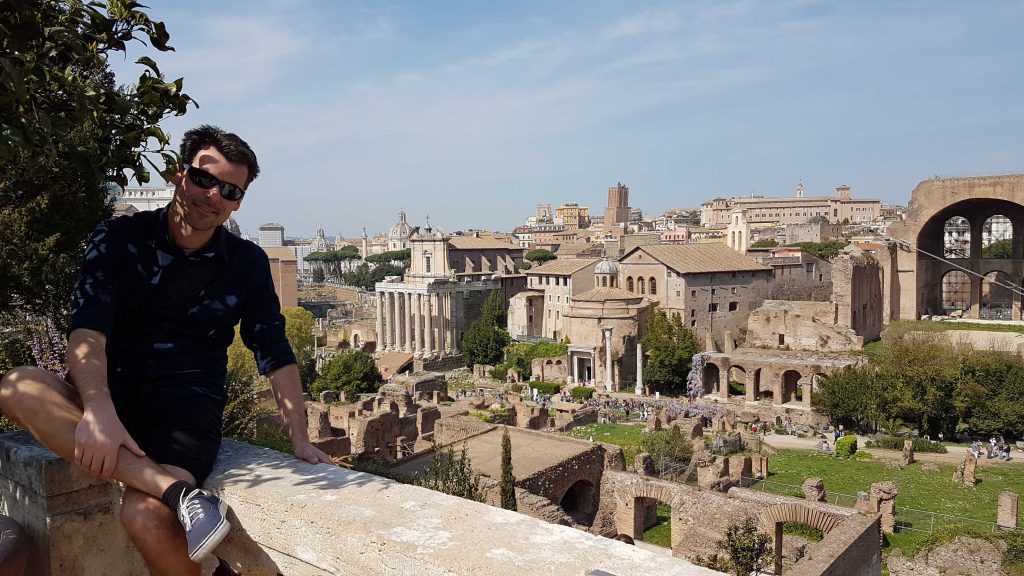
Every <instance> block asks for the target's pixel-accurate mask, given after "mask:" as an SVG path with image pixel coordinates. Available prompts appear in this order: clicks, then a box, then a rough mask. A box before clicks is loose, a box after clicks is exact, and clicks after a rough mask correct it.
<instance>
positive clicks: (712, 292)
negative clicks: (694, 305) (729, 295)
mask: <svg viewBox="0 0 1024 576" xmlns="http://www.w3.org/2000/svg"><path fill="white" fill-rule="evenodd" d="M711 295H712V296H714V295H715V289H714V288H712V289H711Z"/></svg>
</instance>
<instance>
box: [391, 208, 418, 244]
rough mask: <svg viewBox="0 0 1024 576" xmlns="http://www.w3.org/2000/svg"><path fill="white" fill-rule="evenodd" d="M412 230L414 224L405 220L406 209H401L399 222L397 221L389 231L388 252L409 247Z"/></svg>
mask: <svg viewBox="0 0 1024 576" xmlns="http://www.w3.org/2000/svg"><path fill="white" fill-rule="evenodd" d="M412 230H413V229H412V226H409V223H408V222H406V220H405V210H399V211H398V222H395V225H394V226H392V227H391V230H390V231H389V232H388V252H394V251H396V250H405V249H406V248H408V247H409V237H410V236H411V235H412Z"/></svg>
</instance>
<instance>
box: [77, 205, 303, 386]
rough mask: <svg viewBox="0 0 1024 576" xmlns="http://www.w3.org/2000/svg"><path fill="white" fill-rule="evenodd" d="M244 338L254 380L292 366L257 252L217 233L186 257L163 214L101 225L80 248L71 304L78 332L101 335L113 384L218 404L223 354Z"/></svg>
mask: <svg viewBox="0 0 1024 576" xmlns="http://www.w3.org/2000/svg"><path fill="white" fill-rule="evenodd" d="M239 322H241V329H240V332H241V336H242V340H243V342H244V343H245V345H246V346H247V347H249V349H250V350H252V352H253V355H254V356H255V358H256V364H257V367H258V368H259V372H260V374H267V373H268V372H272V371H274V370H276V369H278V368H281V367H282V366H287V365H289V364H294V363H295V355H294V354H293V353H292V349H291V346H290V345H289V344H288V339H287V338H286V336H285V331H284V317H282V316H281V307H280V304H279V302H278V299H277V294H276V293H275V292H274V284H273V280H272V278H271V275H270V263H269V261H268V260H267V255H266V253H265V252H264V251H263V250H262V249H260V248H259V247H258V246H256V245H255V244H253V243H252V242H249V241H248V240H243V239H241V238H238V237H236V236H234V235H233V234H231V233H229V232H228V231H227V230H225V229H224V228H223V227H218V228H217V230H216V232H215V233H214V235H213V238H212V239H211V240H210V242H209V243H208V244H207V245H206V246H204V247H203V248H200V249H199V250H196V251H194V252H191V253H185V251H184V250H182V249H181V248H179V247H177V246H176V245H175V244H174V243H173V242H172V241H171V238H170V234H169V232H168V228H167V208H162V209H160V210H154V211H147V212H138V213H135V214H132V215H128V216H122V217H120V218H115V219H113V220H107V221H106V222H103V223H102V224H100V225H99V226H97V227H96V230H94V231H93V234H92V237H91V238H90V239H89V243H88V245H87V246H86V250H85V260H84V262H83V264H82V269H81V273H80V275H79V278H78V282H77V284H76V285H75V290H74V299H73V301H72V306H71V323H70V326H69V327H68V333H69V334H70V332H71V331H72V330H75V329H76V328H88V329H92V330H97V331H99V332H102V333H104V334H105V335H106V336H107V345H106V352H107V372H108V380H109V384H110V386H111V387H112V388H113V387H121V386H133V385H135V384H149V383H155V382H160V383H161V384H165V383H166V384H175V383H182V384H186V385H189V386H193V387H198V388H203V389H206V390H207V391H208V392H209V393H211V394H213V395H215V396H217V397H220V398H221V399H223V398H224V382H225V378H226V377H227V347H228V346H229V345H230V344H231V341H232V340H233V339H234V336H235V326H236V325H238V324H239Z"/></svg>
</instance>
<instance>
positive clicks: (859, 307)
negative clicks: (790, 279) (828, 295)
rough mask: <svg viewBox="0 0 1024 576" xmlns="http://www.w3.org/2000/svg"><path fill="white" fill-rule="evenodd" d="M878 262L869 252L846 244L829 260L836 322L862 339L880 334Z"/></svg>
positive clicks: (865, 339)
mask: <svg viewBox="0 0 1024 576" xmlns="http://www.w3.org/2000/svg"><path fill="white" fill-rule="evenodd" d="M883 278H884V275H883V273H882V265H881V263H880V262H879V261H878V260H877V259H876V258H875V257H874V256H872V255H871V254H869V253H867V252H863V251H861V250H858V249H856V248H847V249H845V250H844V251H843V253H841V254H839V255H838V256H836V257H835V258H834V259H833V260H832V298H833V299H834V300H835V302H836V307H837V317H836V319H837V323H838V324H839V325H840V326H843V327H847V328H850V329H852V330H853V331H854V332H855V333H856V334H858V335H859V336H860V337H861V338H862V341H863V342H870V341H871V340H876V339H877V338H878V337H879V336H881V334H882V321H883V298H882V282H883Z"/></svg>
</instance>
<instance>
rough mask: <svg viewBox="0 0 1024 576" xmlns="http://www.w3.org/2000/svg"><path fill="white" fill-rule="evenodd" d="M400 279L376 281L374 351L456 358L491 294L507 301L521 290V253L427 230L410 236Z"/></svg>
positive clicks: (487, 240) (473, 237) (494, 242)
mask: <svg viewBox="0 0 1024 576" xmlns="http://www.w3.org/2000/svg"><path fill="white" fill-rule="evenodd" d="M409 246H410V250H411V262H410V265H409V271H408V273H407V274H406V275H405V277H404V278H397V277H395V278H389V279H386V280H385V281H384V282H378V283H377V286H376V292H377V325H376V333H377V335H378V336H379V338H380V342H379V345H378V347H377V349H378V350H380V351H382V352H394V351H401V352H406V353H411V354H413V355H414V356H415V357H416V358H431V359H433V358H438V357H452V356H458V355H459V354H460V353H459V348H458V345H459V342H461V341H462V334H463V332H465V330H466V329H468V328H469V325H470V324H472V323H473V322H474V321H475V320H476V319H477V318H478V317H479V316H480V307H481V305H482V304H483V301H484V299H486V297H487V295H488V294H490V293H491V292H498V293H500V294H501V295H502V297H503V299H504V302H508V299H509V298H511V297H512V296H513V295H514V294H516V293H518V292H519V291H520V290H522V289H523V288H524V287H525V277H524V276H522V275H521V274H519V273H518V271H519V268H520V267H521V266H522V262H523V261H522V257H523V251H522V249H521V248H519V247H518V246H515V245H512V244H509V243H508V242H506V241H504V240H500V239H497V238H493V237H489V236H481V235H480V234H479V233H472V234H467V235H449V234H444V233H443V232H442V231H440V230H437V229H433V228H431V227H429V226H427V227H425V228H423V229H420V228H418V227H417V228H414V229H413V230H412V232H411V235H410V237H409Z"/></svg>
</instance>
